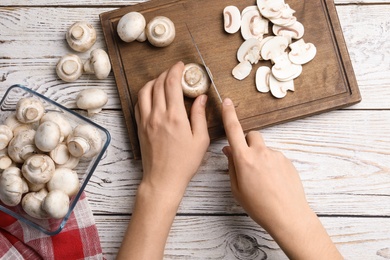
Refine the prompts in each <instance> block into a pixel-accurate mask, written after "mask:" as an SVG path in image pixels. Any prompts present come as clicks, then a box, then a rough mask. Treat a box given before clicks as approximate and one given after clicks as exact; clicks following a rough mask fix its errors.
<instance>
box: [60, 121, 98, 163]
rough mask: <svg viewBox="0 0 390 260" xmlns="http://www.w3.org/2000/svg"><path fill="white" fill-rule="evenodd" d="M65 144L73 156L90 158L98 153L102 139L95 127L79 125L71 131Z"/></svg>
mask: <svg viewBox="0 0 390 260" xmlns="http://www.w3.org/2000/svg"><path fill="white" fill-rule="evenodd" d="M67 144H68V149H69V152H70V153H71V154H72V155H73V156H75V157H81V156H83V157H85V158H92V157H93V156H95V155H97V154H98V153H99V151H100V149H101V147H102V137H101V135H100V133H99V131H98V130H97V129H96V128H95V127H93V126H91V125H86V124H81V125H78V126H76V127H75V128H74V129H73V133H72V134H71V135H69V137H68V140H67Z"/></svg>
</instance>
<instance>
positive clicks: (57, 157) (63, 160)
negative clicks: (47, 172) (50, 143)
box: [49, 144, 80, 169]
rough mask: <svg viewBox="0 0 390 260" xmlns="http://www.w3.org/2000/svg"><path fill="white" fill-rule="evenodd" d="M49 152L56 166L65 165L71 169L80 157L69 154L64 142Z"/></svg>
mask: <svg viewBox="0 0 390 260" xmlns="http://www.w3.org/2000/svg"><path fill="white" fill-rule="evenodd" d="M49 154H50V158H52V159H53V161H54V163H55V164H56V167H57V168H60V167H65V168H69V169H73V168H75V167H76V166H77V165H78V163H79V160H80V158H78V157H74V156H73V155H71V154H70V152H69V150H68V146H67V145H66V144H59V145H57V147H56V148H54V149H53V150H52V151H50V153H49Z"/></svg>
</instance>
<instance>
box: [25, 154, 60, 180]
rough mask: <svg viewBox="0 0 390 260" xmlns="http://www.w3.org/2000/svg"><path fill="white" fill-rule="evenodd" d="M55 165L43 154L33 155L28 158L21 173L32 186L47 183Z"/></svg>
mask: <svg viewBox="0 0 390 260" xmlns="http://www.w3.org/2000/svg"><path fill="white" fill-rule="evenodd" d="M54 170H55V165H54V162H53V160H52V159H51V158H50V157H49V156H47V155H45V154H35V155H33V156H31V157H29V158H28V159H27V160H26V161H25V162H24V164H23V166H22V173H23V176H24V178H26V179H27V180H28V181H29V182H31V183H32V184H43V183H47V182H48V181H49V180H50V179H51V178H52V176H53V174H54Z"/></svg>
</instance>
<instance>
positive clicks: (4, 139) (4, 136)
mask: <svg viewBox="0 0 390 260" xmlns="http://www.w3.org/2000/svg"><path fill="white" fill-rule="evenodd" d="M12 137H14V133H13V132H12V129H11V128H9V127H8V126H7V125H0V150H2V149H4V148H6V147H7V145H8V143H9V142H10V141H11V139H12Z"/></svg>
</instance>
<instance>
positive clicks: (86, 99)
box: [76, 88, 108, 116]
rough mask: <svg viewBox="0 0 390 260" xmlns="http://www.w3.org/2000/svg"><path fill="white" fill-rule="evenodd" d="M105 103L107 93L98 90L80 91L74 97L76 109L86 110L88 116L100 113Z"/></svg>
mask: <svg viewBox="0 0 390 260" xmlns="http://www.w3.org/2000/svg"><path fill="white" fill-rule="evenodd" d="M107 102H108V96H107V93H106V92H105V91H104V90H102V89H98V88H90V89H85V90H82V91H81V92H80V93H79V94H78V95H77V97H76V105H77V107H78V108H80V109H86V110H88V115H90V116H91V115H93V114H96V113H98V112H100V110H101V109H102V107H104V106H105V105H106V104H107Z"/></svg>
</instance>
